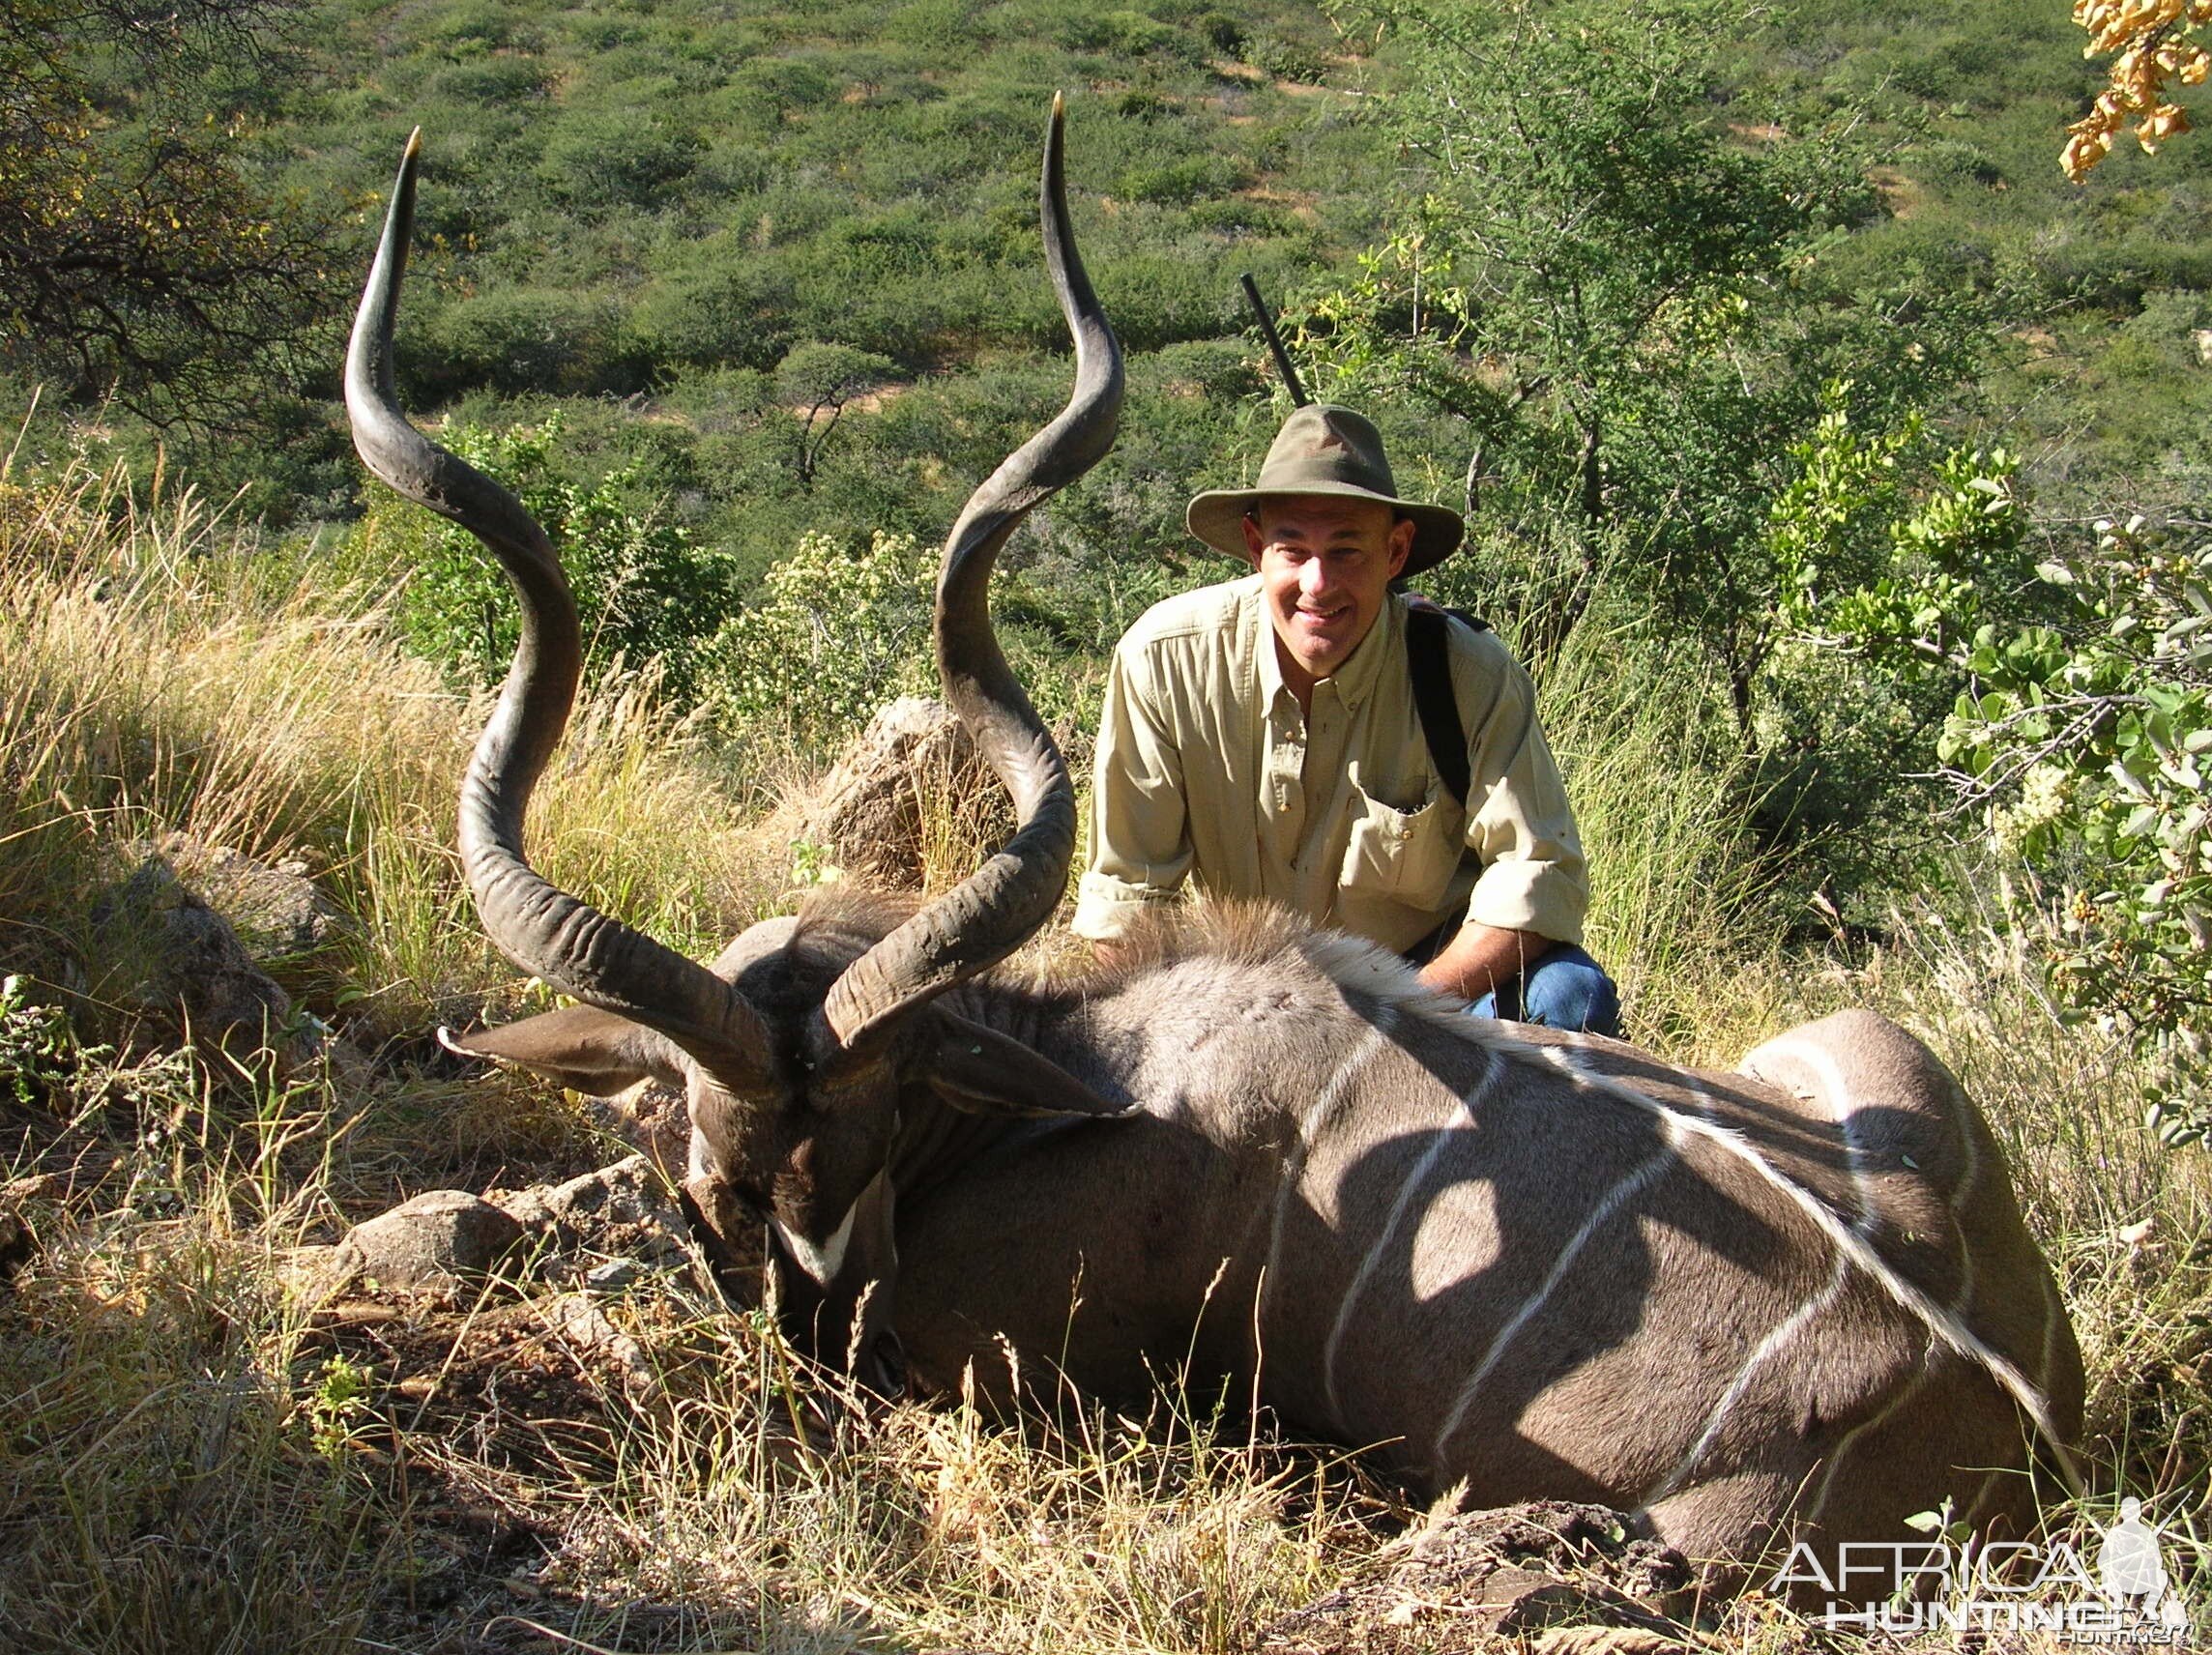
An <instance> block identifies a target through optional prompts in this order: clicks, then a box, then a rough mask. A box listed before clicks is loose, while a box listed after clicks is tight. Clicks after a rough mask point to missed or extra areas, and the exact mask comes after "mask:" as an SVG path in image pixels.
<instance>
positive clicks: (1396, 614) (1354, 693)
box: [1329, 593, 1406, 711]
mask: <svg viewBox="0 0 2212 1655" xmlns="http://www.w3.org/2000/svg"><path fill="white" fill-rule="evenodd" d="M1405 608H1406V604H1405V600H1404V599H1403V598H1401V597H1399V596H1398V595H1397V594H1395V593H1391V594H1388V595H1385V596H1384V597H1383V607H1382V608H1381V609H1379V610H1378V611H1376V614H1375V624H1374V625H1372V626H1370V627H1368V628H1367V636H1366V637H1364V638H1362V639H1360V640H1359V647H1358V648H1357V649H1355V650H1353V652H1352V653H1351V655H1350V656H1349V657H1348V658H1347V659H1346V661H1345V663H1344V665H1342V666H1340V667H1338V668H1337V669H1336V671H1335V672H1333V673H1331V674H1330V675H1329V676H1330V678H1331V679H1332V680H1333V681H1334V682H1335V684H1336V693H1337V695H1338V697H1339V698H1340V699H1341V700H1342V701H1343V702H1344V705H1345V708H1346V710H1347V711H1357V710H1358V708H1359V706H1360V704H1361V703H1363V702H1364V701H1366V699H1367V697H1368V696H1369V695H1370V694H1371V693H1373V691H1374V689H1375V686H1376V684H1377V683H1379V682H1381V681H1382V678H1383V662H1384V661H1386V660H1388V659H1389V658H1390V656H1391V654H1392V653H1393V652H1394V651H1395V650H1396V649H1397V647H1398V646H1397V643H1396V635H1397V633H1398V631H1399V629H1400V628H1401V627H1402V626H1404V624H1405V619H1404V617H1405Z"/></svg>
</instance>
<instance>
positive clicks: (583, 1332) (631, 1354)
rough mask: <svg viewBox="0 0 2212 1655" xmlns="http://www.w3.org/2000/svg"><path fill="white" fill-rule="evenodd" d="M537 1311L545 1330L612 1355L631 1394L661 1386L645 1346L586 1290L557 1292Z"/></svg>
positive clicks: (652, 1391) (650, 1391)
mask: <svg viewBox="0 0 2212 1655" xmlns="http://www.w3.org/2000/svg"><path fill="white" fill-rule="evenodd" d="M539 1314H540V1315H541V1316H543V1318H544V1319H545V1325H546V1328H547V1330H548V1331H550V1332H552V1333H553V1334H555V1335H556V1336H558V1337H560V1338H563V1339H567V1340H568V1341H569V1342H570V1343H572V1344H574V1345H576V1346H578V1347H580V1348H582V1349H584V1350H602V1351H604V1352H605V1353H606V1354H607V1355H609V1356H611V1357H613V1358H614V1360H615V1362H616V1364H617V1365H618V1366H620V1367H621V1369H622V1372H623V1381H624V1383H625V1384H626V1386H627V1387H628V1389H629V1391H630V1393H631V1394H632V1395H633V1396H651V1395H654V1394H655V1393H656V1392H657V1391H658V1389H659V1386H660V1379H659V1376H658V1375H657V1374H655V1372H654V1369H653V1364H652V1363H651V1362H650V1361H648V1360H647V1359H646V1355H645V1347H644V1346H642V1345H640V1344H639V1343H638V1342H637V1341H636V1340H635V1339H632V1338H631V1337H630V1336H629V1335H628V1334H626V1333H625V1332H623V1331H622V1330H621V1329H619V1328H618V1327H616V1326H615V1324H614V1323H613V1322H612V1321H608V1320H607V1313H606V1312H605V1311H603V1310H601V1309H600V1308H599V1307H598V1305H597V1304H596V1303H594V1302H593V1300H592V1297H591V1295H590V1294H588V1293H580V1292H569V1293H559V1294H557V1295H555V1296H554V1297H552V1298H549V1299H547V1300H546V1301H545V1303H544V1305H543V1306H542V1307H541V1308H540V1311H539Z"/></svg>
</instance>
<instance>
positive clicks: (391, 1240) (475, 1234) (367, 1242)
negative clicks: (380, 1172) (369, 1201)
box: [334, 1190, 525, 1288]
mask: <svg viewBox="0 0 2212 1655" xmlns="http://www.w3.org/2000/svg"><path fill="white" fill-rule="evenodd" d="M524 1234H525V1232H524V1230H523V1227H522V1226H521V1225H520V1224H517V1223H516V1222H515V1221H514V1219H512V1218H511V1217H509V1215H508V1214H507V1213H506V1212H504V1211H502V1210H501V1209H500V1208H498V1207H496V1206H494V1205H492V1204H491V1203H490V1202H488V1201H484V1200H482V1199H480V1197H477V1196H473V1195H469V1194H466V1193H464V1192H463V1191H460V1190H432V1191H430V1192H429V1193H428V1194H427V1195H419V1196H417V1197H415V1198H414V1200H412V1201H406V1202H402V1203H400V1204H399V1205H397V1206H395V1207H393V1209H392V1210H391V1211H390V1212H387V1213H383V1214H381V1215H380V1216H378V1217H375V1218H372V1219H369V1220H368V1221H367V1222H366V1223H365V1224H359V1225H356V1226H355V1227H354V1230H353V1233H352V1234H349V1235H348V1236H347V1237H346V1238H345V1239H344V1240H343V1241H341V1242H339V1243H338V1253H339V1254H340V1255H341V1257H340V1258H339V1259H338V1260H336V1261H335V1262H334V1263H335V1264H336V1265H337V1266H338V1267H341V1268H350V1269H353V1270H355V1271H358V1273H360V1274H362V1275H365V1276H372V1277H374V1278H375V1279H376V1280H377V1281H379V1282H382V1283H383V1284H384V1285H385V1286H386V1287H393V1288H434V1287H451V1286H453V1285H455V1284H457V1283H459V1282H463V1281H466V1280H468V1279H469V1278H471V1277H475V1276H481V1275H484V1274H486V1273H488V1272H489V1271H490V1270H491V1269H492V1268H493V1266H495V1265H496V1264H498V1263H499V1262H500V1261H501V1260H502V1259H504V1258H506V1257H507V1255H508V1254H509V1253H510V1252H511V1251H513V1250H514V1248H515V1247H517V1246H518V1245H520V1244H521V1242H522V1241H523V1239H524Z"/></svg>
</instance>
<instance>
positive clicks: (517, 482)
mask: <svg viewBox="0 0 2212 1655" xmlns="http://www.w3.org/2000/svg"><path fill="white" fill-rule="evenodd" d="M561 431H562V421H561V419H560V417H559V416H558V415H554V416H550V417H548V418H547V419H546V420H545V421H542V422H541V423H538V424H536V425H526V426H521V427H517V428H515V429H511V430H506V431H491V430H486V429H484V428H483V427H481V426H477V425H470V424H464V423H460V422H457V421H456V422H454V423H452V424H450V425H448V426H447V428H446V429H445V430H444V431H442V432H440V433H439V439H440V441H441V442H443V443H444V444H445V446H446V447H447V448H449V449H451V450H453V452H454V453H456V454H458V455H459V456H460V457H461V458H463V459H465V460H467V461H468V462H469V463H470V464H471V465H473V466H475V467H477V469H478V470H480V471H482V472H484V473H485V474H487V475H488V476H491V477H494V478H496V479H499V480H500V481H501V482H503V483H505V484H506V485H507V486H508V487H509V488H510V489H512V490H513V491H514V492H515V493H516V494H517V495H519V496H520V497H521V500H522V503H523V505H524V506H525V507H527V508H529V510H530V512H531V514H532V515H533V516H534V517H536V518H537V519H538V522H539V523H540V524H541V525H542V526H543V527H544V529H545V532H546V534H547V536H548V537H551V539H552V541H553V546H554V549H555V550H556V551H557V552H559V553H560V554H561V561H562V565H563V566H564V567H565V568H566V569H567V570H568V584H569V586H570V587H571V588H572V589H573V590H574V592H575V595H576V608H577V611H578V613H579V615H580V616H581V617H582V621H583V627H584V641H585V647H586V650H587V652H588V653H589V654H590V657H591V659H592V660H593V661H594V662H595V663H598V664H600V665H603V664H604V663H606V662H608V661H610V660H612V659H613V658H615V657H616V656H618V655H619V656H620V657H621V658H622V659H623V660H624V662H625V663H626V665H627V666H629V667H630V668H632V669H639V668H643V667H645V666H647V664H648V663H653V664H654V665H655V669H656V670H657V672H658V673H659V675H660V678H661V682H662V684H663V686H664V687H665V689H666V690H667V692H668V693H669V694H670V695H671V696H672V697H673V698H675V699H676V700H677V701H679V702H688V701H689V700H690V699H691V698H692V697H693V696H694V695H695V693H696V692H697V688H698V685H699V682H700V681H701V677H702V674H703V672H704V670H705V668H706V666H707V663H708V660H709V643H710V640H712V639H713V635H714V632H715V630H716V628H717V627H718V626H719V625H720V624H721V622H722V619H723V617H724V616H726V615H728V614H729V613H730V611H731V610H732V609H734V608H735V607H736V605H737V584H738V583H737V576H736V570H735V568H734V566H733V565H732V563H731V561H730V560H729V559H728V558H727V557H726V556H724V555H722V554H720V553H718V552H714V551H711V550H708V549H706V548H703V547H700V546H697V545H694V544H693V543H692V541H691V538H690V537H689V536H688V535H687V534H686V533H685V532H684V530H683V529H682V528H679V527H677V526H676V525H674V524H672V523H669V522H668V521H666V520H665V519H664V518H662V517H661V516H660V515H659V514H658V513H657V512H656V511H648V512H642V513H641V512H639V511H638V510H636V509H635V508H633V507H632V506H631V505H630V504H629V503H628V500H627V498H626V492H627V490H628V488H629V486H630V484H631V483H632V482H633V481H634V480H635V475H636V474H635V467H634V465H632V466H626V467H620V468H617V469H616V470H615V471H613V472H610V473H608V474H607V475H605V476H603V477H600V478H598V479H595V480H593V481H590V482H579V481H576V480H574V479H570V478H568V477H566V476H563V475H561V473H560V471H559V470H558V468H557V464H556V459H555V454H556V450H557V446H558V444H559V440H560V437H561ZM356 538H357V542H358V543H357V547H356V550H355V553H354V557H355V560H356V561H357V562H360V561H372V562H373V563H374V564H376V565H378V566H384V567H389V568H392V569H394V570H396V571H398V572H400V573H402V574H403V576H404V584H403V586H402V587H401V589H400V594H399V598H398V605H397V611H396V620H397V624H398V627H399V632H400V636H401V638H402V640H403V642H404V643H405V645H406V647H407V649H408V650H409V651H410V652H411V653H415V654H419V655H422V656H424V657H425V658H427V659H430V660H433V661H436V662H438V663H440V664H441V665H443V666H445V667H446V668H447V669H448V670H450V671H453V672H456V673H458V674H459V675H460V676H462V677H464V678H467V679H471V680H474V681H476V682H484V683H489V682H495V681H496V680H498V679H499V678H500V677H501V676H503V675H504V674H505V673H506V671H507V666H508V662H509V660H510V659H511V658H512V656H513V653H514V644H515V638H516V633H517V625H518V622H517V614H518V611H517V609H516V605H515V600H514V596H513V595H512V593H510V592H509V590H508V586H507V581H506V579H505V577H504V576H503V575H502V574H500V572H499V571H498V569H497V567H496V566H494V565H493V563H492V561H491V558H490V556H489V555H488V554H487V553H486V552H485V551H484V549H483V547H482V546H481V545H480V543H479V542H478V541H477V539H476V537H474V536H472V535H470V534H468V533H467V532H466V531H465V530H462V529H459V528H457V527H455V526H454V525H452V524H451V523H449V522H447V521H446V520H445V519H444V518H441V517H433V516H432V515H431V514H430V513H428V512H426V511H423V510H422V508H419V507H416V506H413V505H410V504H408V503H407V502H404V501H401V500H399V499H397V498H396V497H395V496H392V495H387V494H382V493H380V494H379V495H378V496H377V497H376V498H375V501H374V504H372V506H371V507H370V509H369V513H368V515H367V517H366V518H365V519H364V522H363V524H362V526H361V528H360V530H359V531H358V532H357V537H356Z"/></svg>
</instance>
